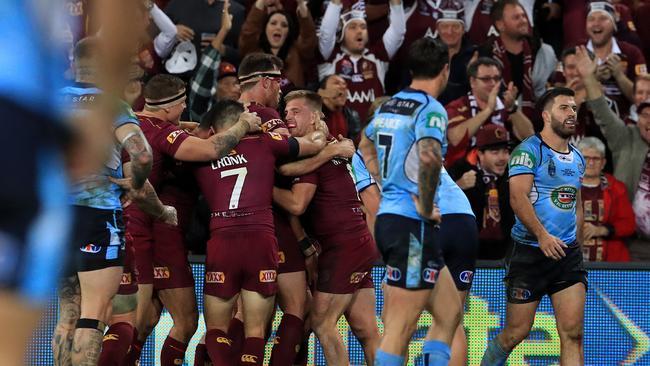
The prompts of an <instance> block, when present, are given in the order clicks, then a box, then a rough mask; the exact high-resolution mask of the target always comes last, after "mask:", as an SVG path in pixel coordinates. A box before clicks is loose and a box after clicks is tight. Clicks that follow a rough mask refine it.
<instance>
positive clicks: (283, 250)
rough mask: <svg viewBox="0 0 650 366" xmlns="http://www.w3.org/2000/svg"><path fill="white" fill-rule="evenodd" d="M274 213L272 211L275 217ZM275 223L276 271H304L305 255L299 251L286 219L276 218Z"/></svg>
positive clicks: (280, 272)
mask: <svg viewBox="0 0 650 366" xmlns="http://www.w3.org/2000/svg"><path fill="white" fill-rule="evenodd" d="M275 215H277V214H276V213H273V216H274V217H275ZM274 223H275V236H276V237H277V239H278V247H279V248H280V251H279V253H278V258H279V266H278V273H279V274H282V273H291V272H304V271H305V257H304V256H303V255H302V252H301V251H300V247H299V245H298V241H297V240H296V236H295V235H294V234H293V231H292V230H291V226H290V225H289V223H288V222H287V221H286V219H284V218H281V219H276V220H274Z"/></svg>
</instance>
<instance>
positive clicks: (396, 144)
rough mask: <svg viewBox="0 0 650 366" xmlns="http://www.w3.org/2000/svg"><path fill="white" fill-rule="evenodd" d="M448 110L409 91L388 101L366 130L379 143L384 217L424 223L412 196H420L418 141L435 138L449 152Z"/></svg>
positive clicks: (423, 95) (367, 135)
mask: <svg viewBox="0 0 650 366" xmlns="http://www.w3.org/2000/svg"><path fill="white" fill-rule="evenodd" d="M447 122H448V121H447V111H445V108H444V107H443V106H442V105H441V104H440V103H439V102H438V101H437V100H435V98H433V97H432V96H430V95H428V94H426V93H425V92H423V91H420V90H415V89H410V88H406V89H404V90H402V91H401V92H399V93H397V94H395V95H394V96H393V97H392V98H391V99H390V100H388V101H387V102H385V103H384V104H382V105H381V107H380V108H379V111H377V113H375V118H374V119H373V120H372V122H371V123H370V124H369V125H368V127H366V130H365V131H366V132H365V133H366V137H368V138H369V139H370V140H372V141H373V142H374V143H375V148H376V149H377V159H378V160H379V173H380V174H381V178H382V199H381V203H380V205H379V212H377V215H381V214H395V215H401V216H405V217H409V218H412V219H415V220H421V219H422V218H421V217H420V216H419V215H418V213H417V211H416V209H415V204H414V203H413V199H412V197H411V196H412V195H417V194H418V167H419V157H418V152H417V142H418V141H419V140H421V139H423V138H433V139H435V140H437V141H438V142H440V144H441V145H442V153H443V155H444V154H445V153H446V152H447V139H446V137H445V133H446V129H447Z"/></svg>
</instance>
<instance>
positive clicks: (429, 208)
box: [416, 138, 442, 218]
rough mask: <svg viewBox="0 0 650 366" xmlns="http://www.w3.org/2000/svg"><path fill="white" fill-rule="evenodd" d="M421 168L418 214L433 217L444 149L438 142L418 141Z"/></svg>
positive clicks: (427, 139)
mask: <svg viewBox="0 0 650 366" xmlns="http://www.w3.org/2000/svg"><path fill="white" fill-rule="evenodd" d="M418 155H419V158H420V167H419V170H418V200H417V204H416V206H419V207H418V211H419V212H418V213H419V214H420V215H422V216H423V217H425V218H430V217H432V215H433V199H434V197H435V195H436V189H437V188H438V183H439V182H440V170H441V169H442V148H441V146H440V142H439V141H438V140H435V139H432V138H423V139H421V140H420V141H418Z"/></svg>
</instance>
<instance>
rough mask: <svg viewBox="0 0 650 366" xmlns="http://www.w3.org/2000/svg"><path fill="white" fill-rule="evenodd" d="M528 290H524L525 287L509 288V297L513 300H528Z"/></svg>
mask: <svg viewBox="0 0 650 366" xmlns="http://www.w3.org/2000/svg"><path fill="white" fill-rule="evenodd" d="M530 295H531V293H530V290H526V289H525V288H517V287H514V288H511V289H510V297H511V298H513V299H515V300H528V299H530Z"/></svg>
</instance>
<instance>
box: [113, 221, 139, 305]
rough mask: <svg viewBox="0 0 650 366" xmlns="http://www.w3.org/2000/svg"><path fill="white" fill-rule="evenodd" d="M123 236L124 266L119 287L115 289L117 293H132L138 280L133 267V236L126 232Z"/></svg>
mask: <svg viewBox="0 0 650 366" xmlns="http://www.w3.org/2000/svg"><path fill="white" fill-rule="evenodd" d="M124 237H125V243H126V249H125V253H124V267H123V269H122V279H121V280H120V287H119V288H118V289H117V293H118V295H133V294H135V293H136V292H138V280H137V275H136V268H135V249H134V248H133V238H132V237H131V235H129V233H128V232H127V233H126V235H125V236H124Z"/></svg>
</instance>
